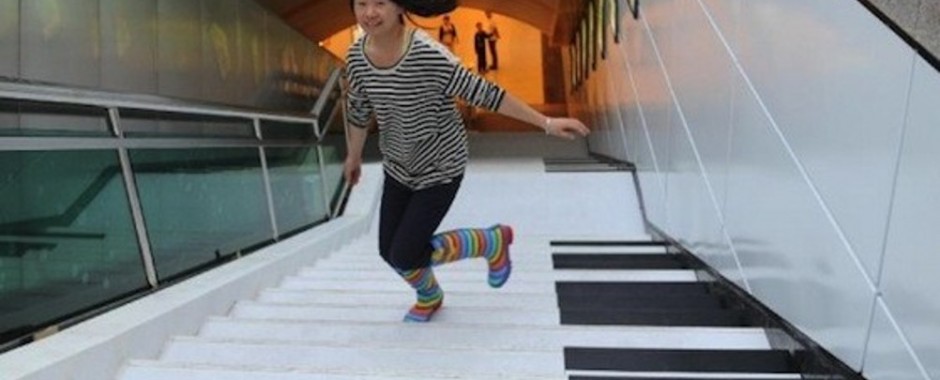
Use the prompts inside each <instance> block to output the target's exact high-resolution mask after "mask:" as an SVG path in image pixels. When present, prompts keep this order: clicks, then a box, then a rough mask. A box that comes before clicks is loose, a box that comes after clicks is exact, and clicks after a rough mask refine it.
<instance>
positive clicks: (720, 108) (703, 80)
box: [663, 1, 732, 210]
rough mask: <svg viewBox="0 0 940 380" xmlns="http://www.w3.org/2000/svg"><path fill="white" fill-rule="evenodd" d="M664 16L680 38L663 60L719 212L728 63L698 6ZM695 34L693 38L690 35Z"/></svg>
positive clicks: (683, 5)
mask: <svg viewBox="0 0 940 380" xmlns="http://www.w3.org/2000/svg"><path fill="white" fill-rule="evenodd" d="M672 4H673V6H674V8H673V9H672V10H671V11H670V12H669V13H670V14H672V15H673V18H672V19H671V20H672V22H674V23H676V25H682V27H681V28H680V30H681V31H682V32H680V33H676V34H674V35H673V36H672V38H673V40H674V42H675V49H673V50H672V51H670V52H668V54H667V55H665V56H664V57H663V61H664V64H665V66H666V69H667V71H668V72H669V78H670V82H671V84H672V89H673V91H674V92H675V95H676V98H677V101H678V103H679V104H680V105H681V107H682V113H683V116H684V117H685V119H686V121H687V122H688V130H689V132H690V133H691V134H692V137H693V141H694V145H695V149H696V150H697V152H698V154H699V158H700V159H701V160H702V164H703V166H704V167H705V170H706V172H705V174H706V176H707V179H708V181H709V185H710V186H711V188H712V190H713V191H714V195H715V199H716V200H717V201H718V206H719V209H720V210H723V209H724V203H725V200H724V197H725V187H726V171H727V161H728V144H729V141H728V137H729V135H728V133H729V127H730V125H731V103H732V99H731V93H732V90H731V83H732V81H731V73H732V62H731V59H730V57H729V56H728V53H727V50H726V49H725V48H724V45H722V43H721V41H720V40H719V39H718V38H717V35H716V32H715V31H714V29H713V27H712V25H711V23H710V22H709V21H708V19H707V17H706V16H705V14H704V13H703V11H702V8H701V7H700V6H699V4H698V3H697V2H688V1H680V2H674V3H672ZM689 31H694V32H689Z"/></svg>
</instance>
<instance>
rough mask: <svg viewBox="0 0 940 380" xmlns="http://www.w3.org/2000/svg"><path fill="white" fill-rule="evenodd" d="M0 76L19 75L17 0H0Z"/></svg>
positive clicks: (13, 76) (18, 3)
mask: <svg viewBox="0 0 940 380" xmlns="http://www.w3.org/2000/svg"><path fill="white" fill-rule="evenodd" d="M0 76H6V77H12V78H16V77H19V76H20V1H19V0H0ZM2 117H3V116H0V121H2V120H3V119H2Z"/></svg>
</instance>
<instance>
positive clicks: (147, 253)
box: [108, 107, 159, 288]
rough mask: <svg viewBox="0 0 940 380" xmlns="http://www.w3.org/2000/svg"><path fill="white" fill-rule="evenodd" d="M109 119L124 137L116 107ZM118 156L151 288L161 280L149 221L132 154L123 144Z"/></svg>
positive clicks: (109, 109)
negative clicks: (145, 214)
mask: <svg viewBox="0 0 940 380" xmlns="http://www.w3.org/2000/svg"><path fill="white" fill-rule="evenodd" d="M108 120H109V121H110V122H111V131H112V132H113V133H114V136H115V137H116V138H118V139H124V131H123V130H122V129H121V113H120V111H118V109H117V108H116V107H110V108H108ZM118 156H119V157H120V160H121V175H122V177H123V178H124V189H125V191H126V193H127V200H128V202H129V204H130V208H131V216H132V217H133V219H134V230H135V231H136V232H137V243H138V244H139V245H140V256H141V260H142V261H143V264H144V272H145V274H146V275H147V283H148V284H150V287H151V288H156V287H157V285H158V284H159V280H158V279H157V267H156V263H155V262H154V258H153V252H152V251H151V250H150V237H149V235H148V234H147V223H146V222H145V220H144V212H143V209H142V207H141V205H140V196H139V193H138V192H137V181H136V179H135V178H134V171H133V169H132V168H131V160H130V155H129V154H128V153H127V148H125V147H124V146H123V145H122V146H120V147H118Z"/></svg>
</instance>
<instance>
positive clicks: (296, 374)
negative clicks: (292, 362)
mask: <svg viewBox="0 0 940 380" xmlns="http://www.w3.org/2000/svg"><path fill="white" fill-rule="evenodd" d="M176 379H185V380H220V379H224V380H313V379H315V380H415V379H421V380H492V379H493V377H491V376H488V375H486V374H484V375H460V376H459V377H454V376H451V375H450V374H447V375H440V374H433V373H428V372H427V371H418V372H410V373H409V372H405V371H403V372H399V373H382V374H368V373H356V372H355V371H354V370H353V369H344V370H342V371H337V372H332V373H331V372H327V371H317V372H303V371H297V370H279V369H274V368H268V369H262V368H241V367H227V366H217V365H194V364H190V365H183V364H177V363H164V362H160V361H153V360H134V361H131V362H129V363H128V365H127V366H126V367H125V368H124V370H123V371H122V373H121V375H120V376H118V380H176ZM501 379H506V380H563V379H565V377H564V375H558V376H552V377H548V376H535V377H533V376H507V377H502V378H501Z"/></svg>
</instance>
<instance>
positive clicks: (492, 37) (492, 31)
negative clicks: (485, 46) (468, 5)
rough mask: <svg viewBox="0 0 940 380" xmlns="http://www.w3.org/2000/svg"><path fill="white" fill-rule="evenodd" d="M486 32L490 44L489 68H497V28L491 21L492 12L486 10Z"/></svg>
mask: <svg viewBox="0 0 940 380" xmlns="http://www.w3.org/2000/svg"><path fill="white" fill-rule="evenodd" d="M486 22H487V26H486V28H487V29H486V34H487V36H488V37H489V39H488V42H489V45H490V60H491V61H492V63H493V64H492V65H490V70H498V69H499V55H497V54H496V41H499V28H497V27H496V22H495V21H493V12H490V11H486Z"/></svg>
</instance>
